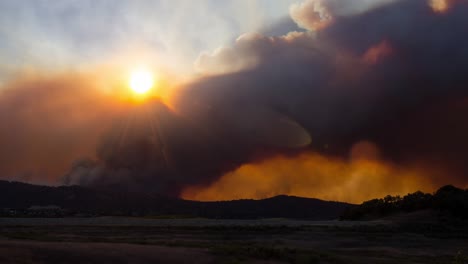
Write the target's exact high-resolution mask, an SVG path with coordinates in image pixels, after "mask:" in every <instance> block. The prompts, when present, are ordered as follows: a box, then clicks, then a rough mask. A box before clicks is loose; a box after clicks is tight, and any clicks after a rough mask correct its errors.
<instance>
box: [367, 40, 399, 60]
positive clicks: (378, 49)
mask: <svg viewBox="0 0 468 264" xmlns="http://www.w3.org/2000/svg"><path fill="white" fill-rule="evenodd" d="M391 53H392V46H390V44H389V43H388V42H387V41H385V40H384V41H382V42H380V43H379V44H377V45H374V46H372V47H370V48H369V49H368V50H367V51H366V53H364V55H363V57H362V58H363V60H364V62H365V63H367V64H371V65H373V64H377V63H379V62H380V61H381V60H383V59H385V58H386V57H388V56H389V55H390V54H391Z"/></svg>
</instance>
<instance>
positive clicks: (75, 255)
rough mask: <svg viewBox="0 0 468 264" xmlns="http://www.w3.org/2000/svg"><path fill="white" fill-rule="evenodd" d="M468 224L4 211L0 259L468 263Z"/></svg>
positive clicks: (1, 226) (3, 260)
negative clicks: (13, 214) (18, 214)
mask: <svg viewBox="0 0 468 264" xmlns="http://www.w3.org/2000/svg"><path fill="white" fill-rule="evenodd" d="M467 254H468V232H467V231H466V227H465V226H463V225H462V226H459V227H453V228H452V227H451V228H448V227H446V226H440V225H433V224H411V225H397V224H395V223H393V222H391V221H377V222H338V221H328V222H326V221H325V222H313V221H296V220H284V219H269V220H208V219H148V218H112V217H104V218H62V219H60V218H57V219H38V218H20V219H15V218H1V219H0V263H25V264H29V263H309V264H310V263H351V264H352V263H383V264H385V263H388V264H391V263H441V264H442V263H447V264H451V263H456V264H459V263H468V258H466V255H467Z"/></svg>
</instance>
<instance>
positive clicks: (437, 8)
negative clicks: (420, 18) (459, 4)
mask: <svg viewBox="0 0 468 264" xmlns="http://www.w3.org/2000/svg"><path fill="white" fill-rule="evenodd" d="M450 4H451V3H450V0H429V6H430V7H431V8H432V10H433V11H434V12H436V13H445V12H446V11H447V10H448V9H449V8H450Z"/></svg>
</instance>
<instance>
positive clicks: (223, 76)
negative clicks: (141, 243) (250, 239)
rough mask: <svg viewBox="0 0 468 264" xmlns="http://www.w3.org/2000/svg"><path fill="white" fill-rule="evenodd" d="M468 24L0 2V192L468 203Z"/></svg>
mask: <svg viewBox="0 0 468 264" xmlns="http://www.w3.org/2000/svg"><path fill="white" fill-rule="evenodd" d="M467 24H468V2H467V1H466V0H377V1H376V0H355V1H349V0H291V1H289V0H278V1H272V0H256V1H253V0H231V1H229V0H222V1H218V0H211V1H209V0H199V1H191V0H190V1H189V0H171V1H169V0H167V1H163V0H160V1H156V0H154V1H149V0H148V1H144V0H140V1H130V0H115V1H105V0H98V1H90V0H89V1H88V0H80V1H78V0H64V1H46V0H36V1H32V0H31V1H27V0H25V1H13V0H5V1H1V2H0V40H1V41H0V58H1V60H0V146H1V148H0V179H5V180H15V181H25V182H31V183H36V184H46V185H75V184H77V185H83V186H91V187H96V188H115V189H118V190H122V191H124V190H125V191H128V190H135V191H144V192H150V193H158V194H163V195H168V196H173V197H180V198H184V199H192V200H232V199H248V198H253V199H261V198H267V197H271V196H275V195H280V194H286V195H296V196H304V197H315V198H320V199H327V200H339V201H345V202H354V203H359V202H362V201H364V200H366V199H371V198H376V197H380V196H385V195H387V194H391V195H405V194H407V193H409V192H414V191H417V190H422V191H426V192H432V191H435V190H436V189H438V188H439V187H440V186H442V185H445V184H454V185H456V186H459V187H462V188H467V187H468V167H467V165H466V160H467V159H468V139H467V137H466V136H465V135H466V134H467V133H468V125H467V124H466V116H467V114H468V79H467V77H466V72H467V70H468V49H467V47H468V38H467V37H466V36H468V28H467V27H466V26H465V25H467ZM141 72H144V74H143V75H144V76H146V75H145V74H148V75H150V77H149V78H150V79H151V85H150V86H149V87H150V89H149V91H148V92H144V93H140V92H135V90H137V91H140V90H141V89H134V90H132V88H134V87H132V86H133V84H134V83H135V79H134V78H135V76H137V75H138V76H141V74H135V73H141ZM141 82H142V81H141V80H137V81H136V83H141ZM143 82H145V80H143ZM143 90H145V89H143Z"/></svg>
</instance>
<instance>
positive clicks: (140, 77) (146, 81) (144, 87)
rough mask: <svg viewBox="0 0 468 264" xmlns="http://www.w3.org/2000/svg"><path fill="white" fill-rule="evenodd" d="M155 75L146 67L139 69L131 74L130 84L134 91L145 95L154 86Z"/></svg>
mask: <svg viewBox="0 0 468 264" xmlns="http://www.w3.org/2000/svg"><path fill="white" fill-rule="evenodd" d="M154 82H155V81H154V75H153V74H152V73H151V72H150V71H148V70H145V69H138V70H135V71H133V72H132V73H131V74H130V80H129V85H130V88H131V89H132V90H133V92H134V93H136V94H138V95H144V94H146V93H148V92H149V91H150V89H151V88H152V87H153V86H154Z"/></svg>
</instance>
